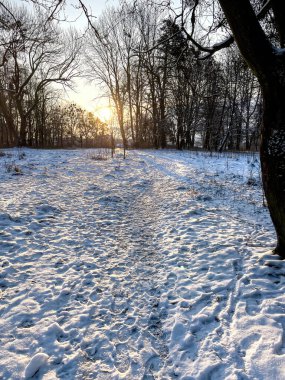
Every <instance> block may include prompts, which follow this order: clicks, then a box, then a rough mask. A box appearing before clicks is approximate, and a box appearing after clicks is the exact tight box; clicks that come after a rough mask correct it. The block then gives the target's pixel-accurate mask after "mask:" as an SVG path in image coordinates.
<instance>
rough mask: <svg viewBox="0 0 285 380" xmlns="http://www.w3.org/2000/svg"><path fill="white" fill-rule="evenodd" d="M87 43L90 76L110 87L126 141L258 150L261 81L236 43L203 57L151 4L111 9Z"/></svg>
mask: <svg viewBox="0 0 285 380" xmlns="http://www.w3.org/2000/svg"><path fill="white" fill-rule="evenodd" d="M96 32H97V33H94V31H93V30H92V29H91V30H90V32H89V34H88V36H87V40H86V46H87V48H86V51H85V55H86V58H87V59H86V62H88V64H87V73H88V75H89V77H90V79H91V80H93V81H94V82H95V83H96V82H97V83H98V84H101V85H104V90H105V93H106V95H107V96H109V98H110V99H111V101H112V103H113V105H114V108H115V110H116V113H117V117H118V125H119V128H120V132H121V136H122V140H123V142H124V145H125V146H127V145H128V144H129V143H131V144H132V145H133V146H135V147H155V148H165V147H166V146H167V145H171V146H176V147H177V148H178V149H182V148H193V147H195V146H199V147H202V148H204V149H207V150H222V149H231V150H232V149H235V150H241V149H247V150H250V149H255V150H256V149H257V148H258V145H259V139H260V123H261V96H260V88H259V84H258V82H257V80H256V78H255V77H254V75H253V74H252V73H251V71H250V70H249V69H248V67H247V65H246V64H245V62H244V61H243V60H242V58H241V57H240V55H239V54H238V53H237V50H236V48H235V47H233V48H231V49H229V50H228V51H227V53H226V54H225V55H224V56H222V57H218V58H215V59H214V58H212V57H211V58H209V59H208V60H202V59H199V57H198V59H197V55H196V54H194V53H193V49H192V47H191V44H189V41H188V39H187V35H186V34H185V33H184V32H183V29H182V26H181V24H179V23H178V22H177V21H176V19H175V18H173V17H172V18H171V17H170V13H169V12H168V11H166V10H165V8H163V7H162V6H161V5H159V4H158V5H157V4H155V3H153V2H144V1H141V2H138V1H136V2H135V3H134V4H129V3H123V4H121V5H120V7H118V8H111V9H108V10H106V11H105V12H104V13H103V15H102V16H101V17H100V19H99V20H98V21H97V22H96Z"/></svg>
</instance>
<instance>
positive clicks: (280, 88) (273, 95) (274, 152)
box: [261, 70, 285, 258]
mask: <svg viewBox="0 0 285 380" xmlns="http://www.w3.org/2000/svg"><path fill="white" fill-rule="evenodd" d="M283 71H284V73H285V70H283ZM283 75H284V74H283ZM280 77H282V76H281V75H280ZM284 99H285V84H279V85H273V83H272V85H270V86H269V87H268V88H265V89H263V101H264V103H263V104H264V105H263V107H264V109H263V126H262V140H261V165H262V178H263V185H264V192H265V195H266V199H267V203H268V207H269V211H270V215H271V218H272V221H273V224H274V226H275V229H276V233H277V247H276V250H275V251H276V253H278V254H279V255H280V256H281V257H282V258H285V102H284Z"/></svg>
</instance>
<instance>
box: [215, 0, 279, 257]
mask: <svg viewBox="0 0 285 380" xmlns="http://www.w3.org/2000/svg"><path fill="white" fill-rule="evenodd" d="M219 2H220V4H221V6H222V8H223V11H224V13H225V15H226V18H227V20H228V22H229V25H230V27H231V30H232V32H233V35H234V38H235V40H236V42H237V45H238V47H239V49H240V51H241V53H242V55H243V57H244V58H245V60H246V61H247V63H248V66H249V67H250V68H251V69H252V71H253V72H254V73H255V75H256V76H257V78H258V80H259V83H260V85H261V88H262V92H263V107H264V108H263V125H262V142H261V166H262V178H263V185H264V191H265V195H266V199H267V202H268V208H269V211H270V215H271V218H272V221H273V224H274V227H275V230H276V234H277V247H276V250H275V251H276V253H278V254H279V255H280V256H281V257H282V258H285V102H284V99H285V80H284V78H285V55H284V53H283V54H280V52H277V51H276V50H274V47H273V46H272V44H271V43H270V42H269V40H268V39H267V37H266V35H265V33H264V31H263V30H262V27H261V25H260V24H259V22H258V20H257V17H256V15H255V13H254V11H253V8H252V6H251V4H250V1H249V0H219ZM284 8H285V7H284V1H281V0H272V10H273V13H274V16H275V20H277V31H278V33H279V41H280V46H281V47H283V46H284V36H285V9H284Z"/></svg>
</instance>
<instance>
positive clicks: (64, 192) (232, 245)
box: [0, 150, 285, 380]
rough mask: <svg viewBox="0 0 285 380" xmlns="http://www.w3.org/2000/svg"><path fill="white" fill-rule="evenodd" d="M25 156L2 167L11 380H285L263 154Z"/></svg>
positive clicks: (4, 366) (7, 372)
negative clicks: (262, 177)
mask: <svg viewBox="0 0 285 380" xmlns="http://www.w3.org/2000/svg"><path fill="white" fill-rule="evenodd" d="M22 152H23V151H21V152H20V153H19V152H18V151H17V150H9V151H8V156H7V155H6V156H4V157H0V253H1V256H0V297H1V301H0V378H1V379H2V380H18V379H28V378H31V377H32V378H33V379H45V380H47V379H50V380H54V379H67V380H72V379H78V380H85V379H86V380H87V379H129V380H136V379H143V380H151V379H161V380H167V379H181V380H182V379H183V380H186V379H187V380H190V379H191V380H194V379H195V380H196V379H200V380H203V379H204V380H206V379H212V380H215V379H217V380H221V379H229V380H235V379H236V380H238V379H240V380H242V379H244V380H245V379H258V380H261V379H266V380H274V379H275V380H276V379H277V380H281V379H284V378H285V302H284V301H285V262H283V261H280V260H279V259H278V258H277V257H276V256H273V255H272V254H271V250H272V248H273V247H274V244H275V236H274V231H273V228H272V225H271V221H270V218H269V215H268V210H267V209H266V208H265V207H264V206H263V204H262V203H263V202H262V191H261V186H260V179H259V162H258V159H257V157H256V156H248V155H223V156H217V155H213V156H211V155H210V154H204V153H193V152H192V153H189V152H175V151H130V152H128V156H127V159H126V160H123V159H122V156H121V155H120V154H118V155H116V157H115V158H114V159H113V160H112V159H109V160H107V161H96V160H92V159H91V158H90V155H92V151H87V150H67V151H61V150H58V151H56V150H49V151H48V150H47V151H44V150H25V151H24V153H25V156H24V155H23V154H22ZM23 156H24V157H23ZM20 158H21V159H20ZM15 169H16V171H15Z"/></svg>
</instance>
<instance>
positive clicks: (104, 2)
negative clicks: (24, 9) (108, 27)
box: [64, 0, 119, 116]
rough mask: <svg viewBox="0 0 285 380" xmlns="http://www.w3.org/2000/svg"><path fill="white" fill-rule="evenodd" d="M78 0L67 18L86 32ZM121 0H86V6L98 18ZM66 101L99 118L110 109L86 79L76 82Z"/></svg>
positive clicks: (67, 11)
mask: <svg viewBox="0 0 285 380" xmlns="http://www.w3.org/2000/svg"><path fill="white" fill-rule="evenodd" d="M76 3H77V1H76V0H72V1H71V0H70V1H69V2H68V4H69V5H68V6H67V7H66V10H65V12H66V16H67V17H68V18H69V20H70V21H71V22H72V23H71V25H73V26H75V27H76V28H78V29H79V30H82V31H84V29H85V28H86V26H87V21H86V17H85V15H83V14H82V11H79V10H78V9H76V8H75V7H74V4H76ZM118 3H119V0H84V4H85V6H86V7H87V8H88V10H90V11H91V12H90V13H92V15H94V16H96V17H98V16H100V14H101V13H102V12H103V10H104V9H105V8H106V7H110V6H116V5H118ZM64 96H65V97H66V99H67V100H68V101H71V102H75V103H77V104H78V105H79V106H80V107H82V108H84V109H87V110H88V111H91V112H95V113H96V114H97V115H98V116H102V114H104V112H105V113H106V111H105V109H106V107H108V100H107V99H106V98H102V96H101V93H100V90H99V88H98V87H96V85H95V84H94V83H90V81H87V80H85V79H77V80H76V81H75V86H74V91H72V90H67V91H66V92H65V94H64Z"/></svg>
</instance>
